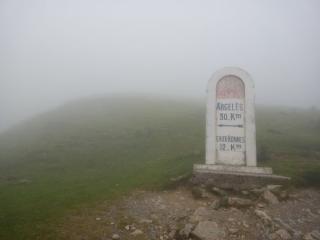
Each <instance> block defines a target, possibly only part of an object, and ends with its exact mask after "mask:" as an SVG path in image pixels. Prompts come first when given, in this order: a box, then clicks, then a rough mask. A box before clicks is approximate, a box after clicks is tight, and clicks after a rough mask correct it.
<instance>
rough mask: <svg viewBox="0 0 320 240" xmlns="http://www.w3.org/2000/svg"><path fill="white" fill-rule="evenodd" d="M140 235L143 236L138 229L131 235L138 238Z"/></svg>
mask: <svg viewBox="0 0 320 240" xmlns="http://www.w3.org/2000/svg"><path fill="white" fill-rule="evenodd" d="M141 234H143V232H142V231H141V230H140V229H136V230H134V231H133V232H132V233H131V235H132V236H138V235H141Z"/></svg>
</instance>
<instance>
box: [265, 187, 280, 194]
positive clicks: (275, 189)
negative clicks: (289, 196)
mask: <svg viewBox="0 0 320 240" xmlns="http://www.w3.org/2000/svg"><path fill="white" fill-rule="evenodd" d="M267 189H268V190H269V191H271V192H273V193H274V194H277V193H279V192H280V190H281V189H282V185H268V186H267Z"/></svg>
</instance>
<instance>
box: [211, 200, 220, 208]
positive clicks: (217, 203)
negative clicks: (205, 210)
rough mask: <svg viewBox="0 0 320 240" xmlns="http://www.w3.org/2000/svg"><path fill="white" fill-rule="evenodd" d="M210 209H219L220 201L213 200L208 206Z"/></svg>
mask: <svg viewBox="0 0 320 240" xmlns="http://www.w3.org/2000/svg"><path fill="white" fill-rule="evenodd" d="M210 208H212V209H214V210H218V209H219V208H220V201H219V200H214V201H213V202H212V203H211V204H210Z"/></svg>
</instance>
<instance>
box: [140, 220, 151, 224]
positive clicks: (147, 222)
mask: <svg viewBox="0 0 320 240" xmlns="http://www.w3.org/2000/svg"><path fill="white" fill-rule="evenodd" d="M139 223H141V224H144V223H145V224H150V223H152V220H151V219H141V220H140V221H139Z"/></svg>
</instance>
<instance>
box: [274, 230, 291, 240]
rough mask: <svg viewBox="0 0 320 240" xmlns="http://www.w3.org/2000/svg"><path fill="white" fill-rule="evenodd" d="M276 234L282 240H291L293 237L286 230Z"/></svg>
mask: <svg viewBox="0 0 320 240" xmlns="http://www.w3.org/2000/svg"><path fill="white" fill-rule="evenodd" d="M275 233H276V234H277V235H278V236H279V237H280V239H281V240H290V239H291V235H290V234H289V233H288V231H287V230H285V229H279V230H278V231H276V232H275Z"/></svg>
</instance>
